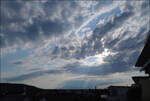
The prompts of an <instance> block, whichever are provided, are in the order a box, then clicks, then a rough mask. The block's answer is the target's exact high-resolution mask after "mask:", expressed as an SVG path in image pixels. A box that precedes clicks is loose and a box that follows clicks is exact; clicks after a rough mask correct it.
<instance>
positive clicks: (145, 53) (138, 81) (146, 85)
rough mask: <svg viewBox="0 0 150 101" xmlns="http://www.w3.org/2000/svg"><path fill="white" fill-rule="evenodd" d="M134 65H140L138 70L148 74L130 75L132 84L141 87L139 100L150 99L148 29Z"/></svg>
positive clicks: (149, 41) (149, 42)
mask: <svg viewBox="0 0 150 101" xmlns="http://www.w3.org/2000/svg"><path fill="white" fill-rule="evenodd" d="M135 66H136V67H141V70H140V71H144V72H145V74H148V76H136V77H132V79H133V81H134V82H135V84H134V85H133V86H138V87H139V88H140V89H141V101H150V31H149V32H148V37H147V39H146V42H145V45H144V48H143V50H142V52H141V54H140V56H139V58H138V60H137V62H136V64H135Z"/></svg>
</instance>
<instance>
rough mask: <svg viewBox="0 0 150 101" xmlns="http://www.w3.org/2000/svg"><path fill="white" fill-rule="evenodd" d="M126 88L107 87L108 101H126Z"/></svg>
mask: <svg viewBox="0 0 150 101" xmlns="http://www.w3.org/2000/svg"><path fill="white" fill-rule="evenodd" d="M128 90H129V87H127V86H109V87H108V93H109V94H108V101H127V92H128Z"/></svg>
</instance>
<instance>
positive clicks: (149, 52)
mask: <svg viewBox="0 0 150 101" xmlns="http://www.w3.org/2000/svg"><path fill="white" fill-rule="evenodd" d="M148 60H150V31H149V32H148V36H147V40H146V42H145V45H144V48H143V50H142V52H141V54H140V56H139V57H138V59H137V62H136V64H135V66H136V67H143V66H144V64H145V63H146V62H147V61H148Z"/></svg>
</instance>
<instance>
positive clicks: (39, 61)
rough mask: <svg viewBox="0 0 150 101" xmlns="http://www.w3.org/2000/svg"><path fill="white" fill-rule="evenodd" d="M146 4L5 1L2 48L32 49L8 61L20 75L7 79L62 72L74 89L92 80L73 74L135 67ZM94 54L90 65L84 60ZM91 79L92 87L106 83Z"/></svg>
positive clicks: (145, 23)
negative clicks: (20, 72) (18, 69)
mask: <svg viewBox="0 0 150 101" xmlns="http://www.w3.org/2000/svg"><path fill="white" fill-rule="evenodd" d="M64 4H65V5H64ZM148 5H149V2H147V1H131V2H129V1H112V2H104V1H103V2H97V1H91V2H81V1H75V2H74V1H71V2H66V1H62V2H59V3H58V1H54V2H52V1H49V2H47V1H45V2H40V1H38V2H34V3H33V2H29V1H27V2H26V1H24V2H22V1H14V3H12V2H5V1H3V2H2V6H3V7H2V8H3V10H2V24H1V33H0V38H1V39H2V40H1V43H0V45H1V47H3V49H2V50H3V52H4V51H5V52H6V53H7V52H8V51H10V52H16V51H15V50H16V49H17V48H18V47H19V48H21V49H25V50H30V52H31V53H30V54H28V55H27V56H26V57H22V58H20V59H17V60H14V61H13V62H12V61H11V63H13V64H15V65H16V66H20V67H23V69H22V70H23V71H24V73H23V74H22V75H21V74H20V75H19V76H14V77H12V78H7V80H8V81H17V82H19V81H20V82H23V81H24V82H25V81H26V80H28V81H30V80H31V79H36V78H40V77H45V74H49V75H50V74H53V75H54V74H58V78H59V79H60V77H61V76H60V75H59V73H60V74H62V75H66V76H64V78H63V80H61V83H62V82H63V83H64V85H63V87H64V88H66V87H67V86H68V87H75V88H78V87H81V86H80V84H83V85H86V84H87V83H90V82H87V81H84V80H80V79H79V78H78V79H73V78H77V75H78V76H82V75H84V76H85V77H89V76H93V77H100V78H103V76H108V75H113V74H116V73H119V75H118V77H119V76H120V74H121V73H124V72H125V73H127V72H129V71H132V70H133V71H136V70H138V69H135V68H133V65H134V64H135V61H136V59H137V57H138V54H139V53H140V49H141V47H142V45H143V44H144V40H145V38H146V34H147V32H148V30H149V20H150V19H149V12H148V11H149V6H148ZM112 12H114V13H112ZM104 16H106V17H104ZM95 26H96V28H95ZM106 50H108V51H107V52H105V51H106ZM10 54H12V53H10ZM15 54H17V52H16V53H15ZM92 57H94V58H96V59H94V60H93V61H94V62H93V63H92V65H91V64H90V63H86V64H84V62H86V61H87V60H86V59H88V58H92ZM98 59H99V61H98ZM94 63H96V64H94ZM49 69H51V70H49ZM38 70H41V71H38ZM31 71H32V72H31ZM68 73H70V74H71V75H68ZM54 78H55V75H54V76H53V77H52V79H54ZM109 78H111V76H110V77H109ZM72 79H73V80H72ZM93 80H95V79H93ZM41 81H42V80H41ZM56 81H57V80H56ZM58 81H59V80H58ZM65 81H66V83H65ZM26 82H27V81H26ZM36 82H37V81H35V84H36ZM67 82H68V83H69V84H68V85H67ZM91 82H93V84H91V85H92V86H93V85H98V84H99V85H103V84H105V83H106V82H105V83H100V82H98V81H95V82H94V81H92V80H91ZM107 82H108V81H107ZM117 82H119V81H117ZM59 83H60V82H59ZM109 83H110V82H109ZM111 83H113V82H111ZM73 84H74V85H73ZM75 84H79V85H77V86H75ZM106 84H107V83H106ZM63 87H62V88H63ZM82 87H83V86H82ZM82 87H81V88H82ZM84 87H91V86H89V85H87V86H84ZM84 87H83V88H84Z"/></svg>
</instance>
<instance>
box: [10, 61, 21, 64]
mask: <svg viewBox="0 0 150 101" xmlns="http://www.w3.org/2000/svg"><path fill="white" fill-rule="evenodd" d="M12 64H15V65H21V64H23V62H22V61H15V62H13V63H12Z"/></svg>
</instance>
